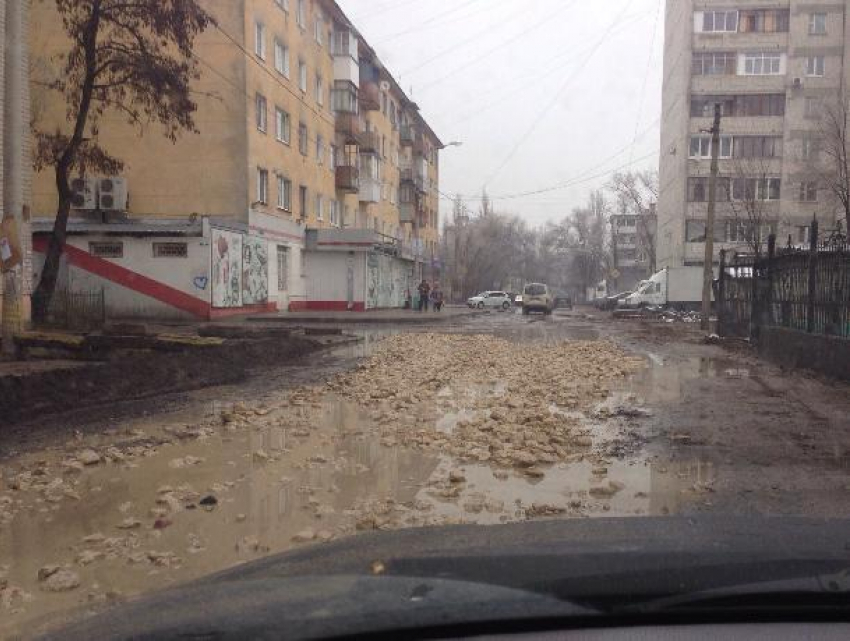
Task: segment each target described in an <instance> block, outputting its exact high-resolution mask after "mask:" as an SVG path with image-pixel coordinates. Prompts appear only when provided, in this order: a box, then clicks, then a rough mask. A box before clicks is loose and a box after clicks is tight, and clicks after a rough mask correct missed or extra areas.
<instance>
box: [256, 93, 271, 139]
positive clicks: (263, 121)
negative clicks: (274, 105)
mask: <svg viewBox="0 0 850 641" xmlns="http://www.w3.org/2000/svg"><path fill="white" fill-rule="evenodd" d="M256 102H257V129H259V130H260V131H262V132H263V133H266V128H267V126H268V114H267V110H268V105H267V104H266V97H265V96H263V95H262V94H257V100H256Z"/></svg>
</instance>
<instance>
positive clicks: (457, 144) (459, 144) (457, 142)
mask: <svg viewBox="0 0 850 641" xmlns="http://www.w3.org/2000/svg"><path fill="white" fill-rule="evenodd" d="M462 146H463V142H461V141H460V140H452V141H451V142H447V143H446V144H444V145H443V147H462Z"/></svg>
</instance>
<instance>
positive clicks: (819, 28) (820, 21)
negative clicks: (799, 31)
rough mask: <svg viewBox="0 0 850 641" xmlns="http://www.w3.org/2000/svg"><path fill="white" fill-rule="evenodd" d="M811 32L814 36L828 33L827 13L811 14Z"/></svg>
mask: <svg viewBox="0 0 850 641" xmlns="http://www.w3.org/2000/svg"><path fill="white" fill-rule="evenodd" d="M809 33H810V34H811V35H813V36H822V35H825V34H826V14H825V13H811V14H809Z"/></svg>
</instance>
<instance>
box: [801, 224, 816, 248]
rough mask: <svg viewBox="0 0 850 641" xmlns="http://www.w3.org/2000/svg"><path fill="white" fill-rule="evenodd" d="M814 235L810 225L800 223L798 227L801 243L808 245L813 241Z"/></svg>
mask: <svg viewBox="0 0 850 641" xmlns="http://www.w3.org/2000/svg"><path fill="white" fill-rule="evenodd" d="M811 237H812V228H811V226H810V225H805V226H804V225H800V226H798V227H797V242H798V243H800V244H801V245H808V244H810V243H811Z"/></svg>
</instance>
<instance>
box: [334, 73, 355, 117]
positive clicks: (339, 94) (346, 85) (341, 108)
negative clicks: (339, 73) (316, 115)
mask: <svg viewBox="0 0 850 641" xmlns="http://www.w3.org/2000/svg"><path fill="white" fill-rule="evenodd" d="M331 108H332V109H333V110H334V111H335V112H336V113H338V114H340V113H345V114H357V113H358V112H359V111H360V109H359V106H358V101H357V86H356V85H355V84H353V83H351V82H346V81H340V80H337V81H335V82H334V85H333V89H331Z"/></svg>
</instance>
